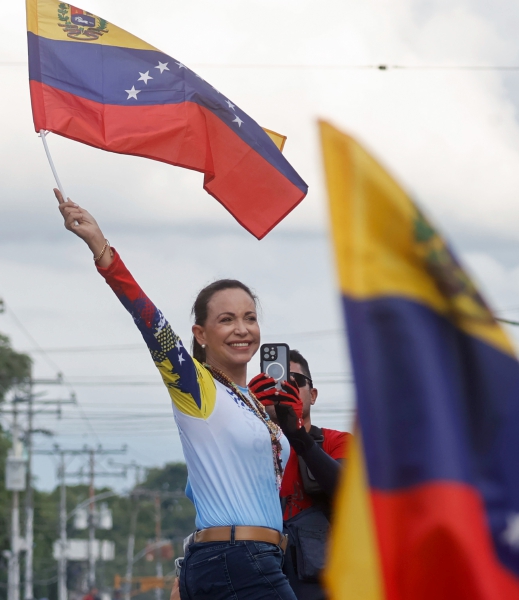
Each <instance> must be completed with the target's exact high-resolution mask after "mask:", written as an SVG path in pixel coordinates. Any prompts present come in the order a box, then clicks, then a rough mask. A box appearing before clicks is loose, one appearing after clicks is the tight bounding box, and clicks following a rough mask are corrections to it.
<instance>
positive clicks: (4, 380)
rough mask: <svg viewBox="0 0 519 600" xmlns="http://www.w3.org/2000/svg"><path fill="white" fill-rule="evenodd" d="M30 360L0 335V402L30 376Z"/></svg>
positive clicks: (6, 338) (5, 337)
mask: <svg viewBox="0 0 519 600" xmlns="http://www.w3.org/2000/svg"><path fill="white" fill-rule="evenodd" d="M31 366H32V360H31V357H30V356H28V355H27V354H22V353H20V352H16V351H15V350H13V349H12V348H11V344H10V342H9V338H8V337H7V336H5V335H2V334H1V333H0V402H1V401H2V400H3V399H4V398H5V394H6V393H7V391H8V390H9V389H10V388H12V387H13V386H16V385H18V384H19V383H21V382H22V381H23V380H24V379H26V378H28V377H29V376H30V375H31Z"/></svg>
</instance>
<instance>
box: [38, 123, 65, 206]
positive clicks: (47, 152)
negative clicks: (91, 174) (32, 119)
mask: <svg viewBox="0 0 519 600" xmlns="http://www.w3.org/2000/svg"><path fill="white" fill-rule="evenodd" d="M48 133H49V132H48V131H45V130H44V129H40V137H41V141H42V142H43V147H44V148H45V154H46V155H47V158H48V159H49V164H50V168H51V169H52V174H53V175H54V179H55V180H56V184H57V186H58V189H59V191H60V192H61V195H62V196H63V200H65V202H66V201H67V196H66V195H65V190H64V189H63V186H62V185H61V181H60V180H59V177H58V173H57V171H56V167H55V166H54V162H53V161H52V156H51V155H50V150H49V146H48V144H47V140H46V139H45V136H46V135H47V134H48Z"/></svg>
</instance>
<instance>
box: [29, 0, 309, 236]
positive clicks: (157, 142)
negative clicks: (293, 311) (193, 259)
mask: <svg viewBox="0 0 519 600" xmlns="http://www.w3.org/2000/svg"><path fill="white" fill-rule="evenodd" d="M27 29H28V47H29V79H30V90H31V102H32V110H33V118H34V126H35V129H36V131H40V130H42V129H43V130H47V131H52V132H54V133H57V134H60V135H63V136H65V137H68V138H70V139H73V140H76V141H80V142H83V143H86V144H90V145H91V146H95V147H97V148H102V149H103V150H108V151H111V152H118V153H121V154H132V155H135V156H142V157H145V158H151V159H154V160H159V161H162V162H166V163H169V164H172V165H176V166H180V167H185V168H188V169H193V170H196V171H200V172H202V173H203V174H204V189H205V190H206V191H207V192H208V193H210V194H211V195H212V196H214V197H215V198H216V199H217V200H218V201H219V202H220V203H221V204H223V206H225V208H226V209H227V210H228V211H229V212H231V214H232V215H233V216H234V217H235V218H236V219H237V220H238V222H240V223H241V224H242V225H243V226H244V227H245V228H246V229H247V230H249V231H250V232H251V233H252V234H253V235H255V236H256V237H257V238H261V237H263V236H264V235H266V234H267V233H268V232H269V231H270V230H271V229H272V228H273V227H274V226H275V225H276V224H277V223H278V222H279V221H281V220H282V219H283V218H284V217H285V216H286V215H287V214H288V213H289V212H290V211H291V210H292V209H293V208H294V207H295V206H297V204H298V203H299V202H300V201H301V200H302V199H303V198H304V196H305V195H306V193H307V190H308V186H307V185H306V184H305V182H304V181H303V180H302V179H301V178H300V177H299V175H298V174H297V173H296V171H295V170H294V169H293V168H292V166H291V165H290V164H289V162H288V161H287V160H286V159H285V157H284V156H283V155H282V154H281V152H280V150H279V148H278V146H276V144H275V143H274V142H273V141H272V140H273V139H275V137H276V134H274V133H273V132H270V131H269V132H266V131H264V130H263V129H262V128H261V127H260V126H259V125H258V124H257V123H256V122H255V121H254V120H253V119H252V118H251V117H249V116H248V115H247V114H246V113H245V112H243V111H242V110H241V109H240V108H239V107H238V106H237V105H236V104H235V103H233V102H232V101H231V100H230V99H229V98H227V97H226V96H225V95H224V94H223V93H221V92H220V91H218V90H217V89H215V88H214V87H213V86H211V85H210V84H209V83H207V82H206V81H205V80H204V79H202V78H201V77H200V76H198V75H197V74H196V73H194V72H193V71H191V70H190V69H189V68H188V67H186V66H185V65H184V64H182V63H181V62H180V61H178V60H175V59H174V58H171V57H170V56H168V55H166V54H164V53H163V52H160V51H159V50H157V49H156V48H154V47H153V46H151V45H149V44H147V43H146V42H144V41H143V40H141V39H139V38H137V37H135V36H133V35H131V34H130V33H128V32H126V31H124V30H122V29H120V28H118V27H116V26H115V25H113V24H112V23H108V22H107V21H106V20H104V19H101V18H99V17H97V16H95V15H93V14H91V13H89V12H87V11H84V10H81V9H79V8H76V7H74V6H72V5H70V4H66V3H64V2H56V1H55V0H27ZM278 137H282V136H278Z"/></svg>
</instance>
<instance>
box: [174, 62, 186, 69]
mask: <svg viewBox="0 0 519 600" xmlns="http://www.w3.org/2000/svg"><path fill="white" fill-rule="evenodd" d="M175 64H176V65H178V68H179V69H187V67H186V65H183V64H182V63H181V62H178V63H175Z"/></svg>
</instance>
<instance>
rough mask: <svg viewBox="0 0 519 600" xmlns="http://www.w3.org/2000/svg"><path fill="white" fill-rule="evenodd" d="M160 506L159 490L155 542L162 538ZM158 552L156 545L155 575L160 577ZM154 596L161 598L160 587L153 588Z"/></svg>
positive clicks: (157, 599) (160, 599)
mask: <svg viewBox="0 0 519 600" xmlns="http://www.w3.org/2000/svg"><path fill="white" fill-rule="evenodd" d="M160 508H161V498H160V492H159V493H157V494H156V496H155V541H156V542H157V544H158V543H159V542H160V541H161V540H162V519H161V514H160ZM160 552H161V548H160V547H157V550H156V557H157V560H156V570H157V577H160V578H162V576H163V572H162V560H161V557H160ZM155 598H156V600H162V588H155Z"/></svg>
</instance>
